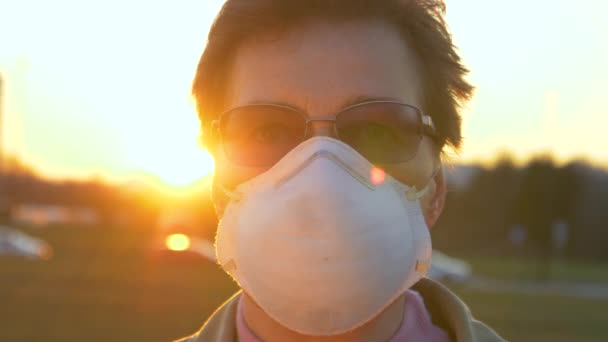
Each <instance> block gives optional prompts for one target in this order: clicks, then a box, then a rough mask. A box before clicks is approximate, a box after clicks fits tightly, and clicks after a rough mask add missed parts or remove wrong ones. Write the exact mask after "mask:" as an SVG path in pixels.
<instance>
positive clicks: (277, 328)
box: [242, 293, 405, 342]
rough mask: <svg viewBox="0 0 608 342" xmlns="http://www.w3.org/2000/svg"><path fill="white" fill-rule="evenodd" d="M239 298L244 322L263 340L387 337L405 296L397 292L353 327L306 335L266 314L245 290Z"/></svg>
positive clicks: (337, 341) (340, 341)
mask: <svg viewBox="0 0 608 342" xmlns="http://www.w3.org/2000/svg"><path fill="white" fill-rule="evenodd" d="M242 299H243V313H244V315H245V322H246V323H247V326H248V327H249V329H251V330H252V331H253V333H254V334H255V335H256V336H258V337H259V338H260V339H261V340H262V341H264V342H275V341H293V342H311V341H315V342H346V341H356V342H368V341H369V342H372V341H389V340H390V338H391V337H392V336H394V335H395V333H396V332H397V330H399V327H400V326H401V322H402V321H403V314H404V307H405V296H400V297H399V298H398V299H397V300H395V301H394V302H393V303H391V305H389V306H388V307H387V308H386V309H385V310H384V311H382V313H380V314H379V315H378V316H377V317H376V318H374V319H372V320H371V321H369V322H367V323H366V324H364V325H362V326H361V327H359V328H357V329H355V330H352V331H350V332H347V333H344V334H341V335H334V336H306V335H301V334H298V333H296V332H294V331H291V330H289V329H287V328H285V327H283V326H282V325H280V324H279V323H277V322H276V321H275V320H273V319H272V318H270V317H269V316H268V315H267V314H266V313H265V312H264V311H263V310H262V308H260V306H259V305H257V304H256V303H255V301H254V300H253V299H252V298H251V297H249V296H248V295H247V294H246V293H243V298H242Z"/></svg>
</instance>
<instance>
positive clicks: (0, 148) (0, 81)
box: [0, 72, 5, 176]
mask: <svg viewBox="0 0 608 342" xmlns="http://www.w3.org/2000/svg"><path fill="white" fill-rule="evenodd" d="M3 120H4V78H3V75H2V73H1V72H0V176H1V175H2V174H3V170H4V158H5V156H4V144H3V141H4V134H2V132H3V123H4V121H3Z"/></svg>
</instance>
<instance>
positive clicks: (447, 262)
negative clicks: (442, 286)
mask: <svg viewBox="0 0 608 342" xmlns="http://www.w3.org/2000/svg"><path fill="white" fill-rule="evenodd" d="M472 276H473V269H472V268H471V265H470V264H469V263H468V262H466V261H464V260H461V259H457V258H454V257H450V256H448V255H446V254H444V253H441V252H440V251H438V250H433V258H432V261H431V267H430V269H429V272H428V274H427V277H428V278H431V279H433V280H437V281H451V282H458V283H463V282H466V281H468V280H470V279H471V277H472Z"/></svg>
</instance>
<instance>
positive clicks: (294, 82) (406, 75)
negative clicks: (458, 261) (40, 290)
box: [214, 21, 446, 342]
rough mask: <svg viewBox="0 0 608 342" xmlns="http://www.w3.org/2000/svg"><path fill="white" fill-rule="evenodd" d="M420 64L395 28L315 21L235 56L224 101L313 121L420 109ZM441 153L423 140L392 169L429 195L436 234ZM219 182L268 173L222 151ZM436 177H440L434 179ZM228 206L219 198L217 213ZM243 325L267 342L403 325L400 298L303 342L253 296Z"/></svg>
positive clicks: (323, 128)
mask: <svg viewBox="0 0 608 342" xmlns="http://www.w3.org/2000/svg"><path fill="white" fill-rule="evenodd" d="M418 65H419V62H418V60H417V57H416V54H415V52H414V50H413V49H412V48H411V47H410V46H409V44H408V43H407V42H406V41H405V40H404V39H403V38H401V36H400V35H399V33H398V32H397V30H396V29H394V28H393V27H392V26H390V25H388V24H386V23H383V22H380V21H367V22H347V23H328V22H322V21H312V22H309V23H306V24H303V25H301V26H300V27H299V28H297V29H294V30H290V31H289V32H286V33H282V34H280V35H276V34H275V35H268V36H264V37H257V38H256V39H253V40H251V41H249V42H247V43H245V44H243V45H242V46H241V47H240V48H239V49H238V50H237V53H236V56H235V59H234V63H233V67H232V70H231V73H230V77H229V86H228V89H227V90H228V91H227V94H226V97H225V109H229V108H234V107H237V106H243V105H247V104H252V103H260V102H266V103H284V104H289V105H290V106H293V107H295V108H299V109H301V110H303V111H304V112H306V113H308V115H309V116H310V117H327V116H329V115H332V114H334V113H336V112H338V111H339V110H340V109H342V108H345V107H346V106H348V105H349V104H353V103H356V102H363V101H361V100H360V99H362V98H366V99H368V100H369V99H392V100H396V101H400V102H403V103H407V104H411V105H414V106H417V107H418V108H422V84H421V75H420V74H419V72H418V70H419V68H418ZM309 129H310V130H311V132H312V134H311V135H316V136H321V135H325V136H333V134H334V133H333V127H332V124H331V123H327V122H315V123H313V124H312V125H311V126H310V127H309ZM438 150H439V149H438V148H437V147H436V146H434V143H433V142H432V140H431V139H430V138H429V137H426V136H425V137H424V138H423V140H422V142H421V144H420V147H419V150H418V153H417V154H416V156H415V157H414V158H413V159H412V160H410V161H408V162H407V163H402V164H399V165H393V166H390V167H386V171H387V172H388V173H389V174H390V175H391V176H393V177H395V178H396V179H398V180H400V181H401V182H404V183H406V184H409V185H416V186H418V188H421V187H423V186H425V185H427V184H428V186H429V190H430V191H428V193H427V194H426V196H425V197H424V198H423V199H422V200H421V205H422V208H423V211H424V213H425V219H426V222H427V225H428V226H429V227H432V226H433V225H434V224H435V222H436V221H437V219H438V217H439V215H440V213H441V211H442V209H443V205H444V201H445V196H446V185H445V181H444V175H443V172H442V171H440V172H435V171H436V170H437V169H438V168H440V165H441V164H440V159H439V151H438ZM214 157H215V162H216V179H215V182H219V183H221V184H223V185H224V186H226V187H234V186H236V185H238V184H239V183H241V182H244V181H246V180H248V179H251V178H252V177H255V176H256V175H259V174H260V173H262V172H264V171H265V169H260V168H251V167H243V166H240V165H236V164H233V163H231V162H230V161H229V160H228V159H227V158H226V157H225V155H224V154H223V152H222V149H221V146H219V148H218V149H217V150H216V151H214ZM433 175H435V176H433ZM225 204H226V202H225V200H220V199H216V206H217V208H218V214H220V215H221V214H222V212H223V208H224V206H225ZM243 298H244V302H243V304H244V313H245V320H246V322H247V324H248V326H249V327H250V328H251V329H252V330H253V332H254V333H255V334H256V335H257V336H259V337H260V338H261V339H262V340H264V341H269V342H273V341H296V342H299V341H320V342H335V341H386V340H389V339H390V337H391V336H393V335H394V333H395V332H396V331H397V330H398V328H399V326H400V324H401V321H402V319H403V311H404V310H403V308H404V298H403V297H400V298H398V299H397V300H396V301H395V302H393V303H392V304H391V305H389V306H388V308H387V309H386V310H384V311H383V312H382V313H380V315H378V316H377V317H376V318H374V319H373V320H371V321H370V322H367V323H366V324H365V325H363V326H361V327H360V328H358V329H355V330H353V331H351V332H349V333H347V334H342V335H336V336H326V337H318V336H317V337H311V336H303V335H300V334H298V333H295V332H293V331H290V330H289V329H287V328H285V327H283V326H281V325H280V324H278V323H277V322H276V321H274V320H273V319H271V318H270V317H269V316H268V315H266V314H265V313H264V311H263V310H262V309H261V308H260V307H259V306H258V305H257V304H256V303H255V302H254V301H253V300H252V299H251V297H250V296H248V295H247V294H246V293H245V294H244V296H243Z"/></svg>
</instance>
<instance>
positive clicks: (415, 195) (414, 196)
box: [405, 163, 441, 201]
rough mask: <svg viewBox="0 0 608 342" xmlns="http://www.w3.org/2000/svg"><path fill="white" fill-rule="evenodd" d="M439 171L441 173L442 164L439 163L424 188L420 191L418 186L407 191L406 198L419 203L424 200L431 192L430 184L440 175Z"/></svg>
mask: <svg viewBox="0 0 608 342" xmlns="http://www.w3.org/2000/svg"><path fill="white" fill-rule="evenodd" d="M439 171H441V163H439V166H438V167H437V168H435V171H433V174H432V175H431V177H430V178H429V180H428V181H427V182H426V185H425V186H424V188H422V189H421V190H418V188H416V186H415V185H414V186H412V187H411V188H409V189H408V190H407V191H406V193H405V196H406V197H407V199H408V200H409V201H418V200H420V199H421V198H423V197H424V196H425V195H426V194H427V192H429V184H430V183H431V180H433V178H435V176H437V174H439Z"/></svg>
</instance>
